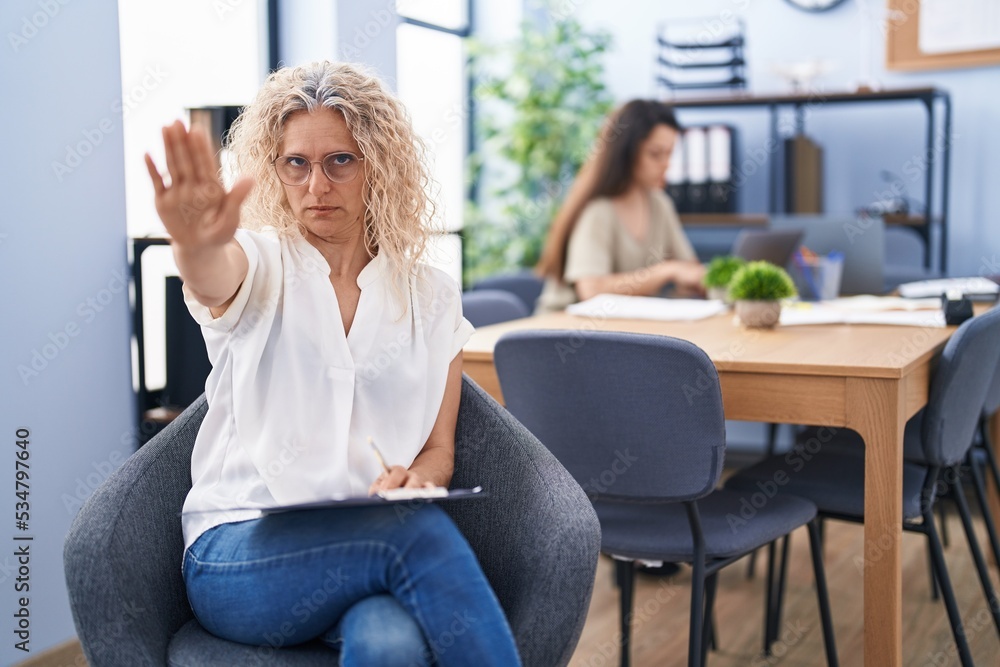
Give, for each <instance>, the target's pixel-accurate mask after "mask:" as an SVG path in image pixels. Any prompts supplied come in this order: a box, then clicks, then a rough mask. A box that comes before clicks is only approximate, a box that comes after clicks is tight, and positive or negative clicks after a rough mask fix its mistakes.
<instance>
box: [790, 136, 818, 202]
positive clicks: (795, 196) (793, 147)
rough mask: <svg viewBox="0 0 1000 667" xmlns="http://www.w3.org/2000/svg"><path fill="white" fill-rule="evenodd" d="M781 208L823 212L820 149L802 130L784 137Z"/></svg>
mask: <svg viewBox="0 0 1000 667" xmlns="http://www.w3.org/2000/svg"><path fill="white" fill-rule="evenodd" d="M785 212H786V213H822V212H823V149H822V147H820V145H819V144H817V143H816V142H814V141H813V140H812V139H810V138H809V137H807V136H805V135H804V134H797V135H795V136H794V137H792V138H790V139H785Z"/></svg>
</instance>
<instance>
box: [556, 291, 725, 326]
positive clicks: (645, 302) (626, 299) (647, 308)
mask: <svg viewBox="0 0 1000 667" xmlns="http://www.w3.org/2000/svg"><path fill="white" fill-rule="evenodd" d="M725 310H726V305H725V304H724V303H722V302H721V301H718V300H712V299H709V300H705V299H662V298H660V297H655V296H625V295H623V294H598V295H597V296H595V297H593V298H592V299H587V300H586V301H581V302H580V303H574V304H573V305H572V306H570V307H569V308H567V309H566V312H567V313H569V314H570V315H577V316H579V317H596V318H602V319H604V318H613V319H625V320H661V321H665V322H669V321H682V320H702V319H705V318H706V317H711V316H712V315H718V314H719V313H721V312H723V311H725Z"/></svg>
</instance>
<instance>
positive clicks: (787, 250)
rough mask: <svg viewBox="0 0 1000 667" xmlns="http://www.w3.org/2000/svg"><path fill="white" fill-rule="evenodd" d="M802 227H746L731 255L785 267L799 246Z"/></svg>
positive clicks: (734, 245)
mask: <svg viewBox="0 0 1000 667" xmlns="http://www.w3.org/2000/svg"><path fill="white" fill-rule="evenodd" d="M802 235H803V232H802V230H801V229H744V230H743V231H741V232H740V234H739V236H737V237H736V240H735V241H733V248H732V250H731V251H730V254H731V255H734V256H735V257H740V258H742V259H745V260H747V261H748V262H756V261H758V260H763V261H765V262H771V264H776V265H777V266H781V267H784V266H786V265H787V264H788V262H789V261H790V260H791V259H792V254H793V253H794V252H795V250H796V248H798V247H799V242H800V241H801V240H802Z"/></svg>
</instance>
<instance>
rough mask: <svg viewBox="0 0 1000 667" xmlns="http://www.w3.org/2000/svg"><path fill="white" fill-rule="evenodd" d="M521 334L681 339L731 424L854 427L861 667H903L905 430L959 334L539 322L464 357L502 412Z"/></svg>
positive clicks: (489, 331) (477, 343)
mask: <svg viewBox="0 0 1000 667" xmlns="http://www.w3.org/2000/svg"><path fill="white" fill-rule="evenodd" d="M525 329H571V330H580V331H586V330H600V331H630V332H637V333H652V334H660V335H666V336H675V337H677V338H683V339H685V340H689V341H691V342H693V343H695V344H696V345H698V346H699V347H701V348H702V349H703V350H704V351H705V352H706V353H707V354H708V356H709V358H711V360H712V362H713V363H714V364H715V366H716V368H717V369H718V371H719V379H720V380H721V384H722V399H723V404H724V406H725V413H726V418H727V419H738V420H745V421H761V422H774V423H791V424H814V425H822V426H834V427H848V428H851V429H853V430H855V431H857V432H858V433H859V434H861V436H862V437H863V438H864V441H865V443H866V448H865V471H866V478H865V480H866V482H865V488H866V492H865V524H864V531H865V553H864V606H865V616H864V630H865V664H866V665H876V666H878V667H889V666H895V667H901V665H902V648H903V642H902V630H901V624H902V615H901V589H902V580H901V571H900V563H901V560H900V558H901V556H900V553H901V551H900V543H901V540H902V523H903V514H902V497H903V480H902V461H903V427H904V424H905V423H906V420H907V419H909V418H910V417H911V416H912V415H913V414H914V413H916V412H917V411H918V410H920V408H921V407H923V406H924V405H925V404H926V403H927V395H928V385H929V380H930V374H931V368H932V364H933V362H934V358H935V356H936V355H937V354H938V353H939V352H940V351H941V349H942V347H943V346H944V344H945V342H946V341H947V340H948V338H949V336H951V334H952V332H953V331H954V330H955V327H947V328H944V329H941V328H930V327H928V328H923V327H901V326H872V325H853V326H851V325H824V326H796V327H779V328H777V329H775V330H771V331H756V330H748V329H743V328H741V327H739V326H736V325H735V324H734V322H733V317H732V315H728V314H727V315H719V316H716V317H712V318H709V319H706V320H701V321H697V322H653V321H642V320H620V319H601V318H582V317H574V316H571V315H566V314H564V313H557V314H551V315H542V316H538V317H530V318H526V319H522V320H515V321H512V322H506V323H503V324H497V325H493V326H490V327H484V328H482V329H479V330H478V331H477V332H476V333H475V334H474V335H473V337H472V339H471V340H470V341H469V342H468V344H467V345H466V346H465V348H464V353H465V357H464V364H463V369H464V371H465V372H466V373H467V374H468V375H469V376H470V377H471V378H472V379H473V380H475V381H476V382H477V383H478V384H479V385H480V386H481V387H483V388H484V389H485V390H486V391H488V392H489V393H490V394H491V395H492V396H493V397H494V398H496V399H497V400H500V401H501V402H502V400H503V398H502V395H501V392H500V384H499V381H498V379H497V374H496V370H495V369H494V367H493V348H494V345H495V344H496V342H497V339H499V338H500V336H501V335H503V334H504V333H507V332H510V331H520V330H525ZM992 431H993V433H994V434H998V433H1000V418H994V424H993V429H992ZM994 442H997V441H996V440H995V441H994Z"/></svg>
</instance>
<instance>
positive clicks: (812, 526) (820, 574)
mask: <svg viewBox="0 0 1000 667" xmlns="http://www.w3.org/2000/svg"><path fill="white" fill-rule="evenodd" d="M808 529H809V551H810V552H811V553H812V561H813V576H814V577H815V579H816V599H817V601H818V602H819V617H820V620H821V621H822V624H823V646H824V647H825V648H826V664H827V666H828V667H838V666H839V664H840V660H839V658H838V657H837V642H836V640H835V638H834V634H833V616H832V615H831V614H830V594H829V592H828V591H827V588H826V570H825V568H824V567H823V542H822V541H821V540H820V537H819V525H818V522H817V521H816V520H813V521H810V522H809V525H808Z"/></svg>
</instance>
